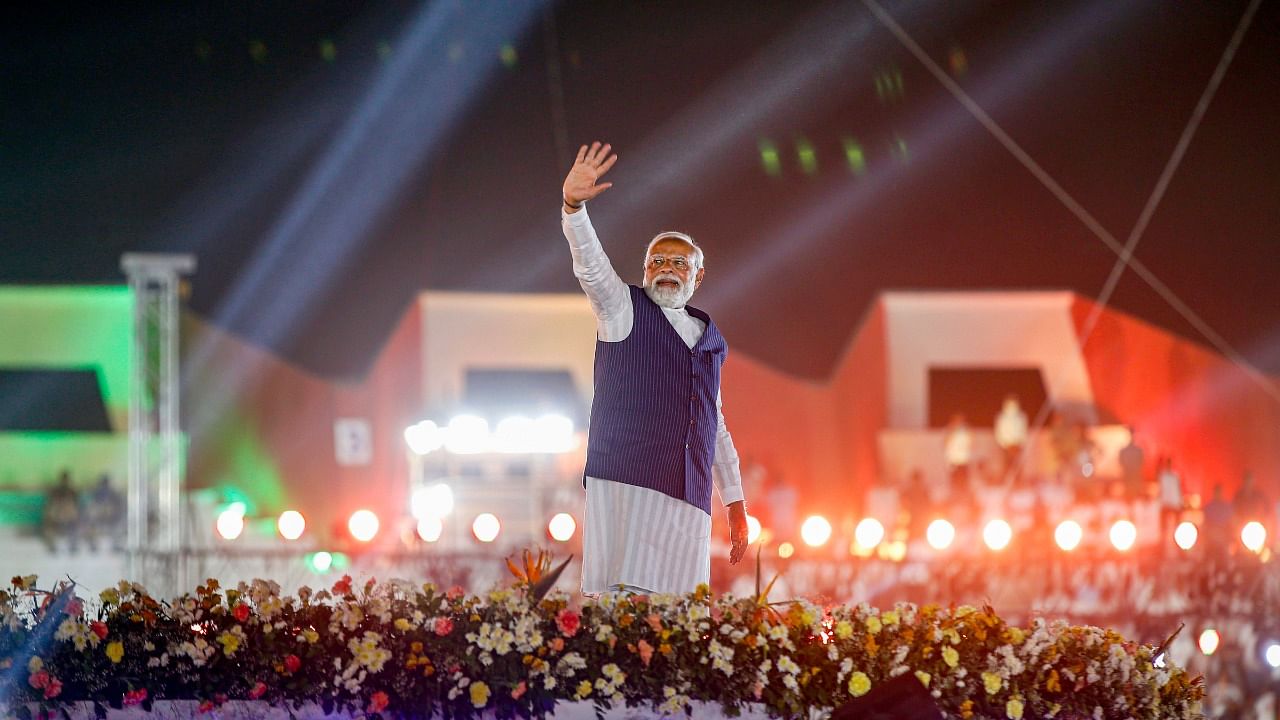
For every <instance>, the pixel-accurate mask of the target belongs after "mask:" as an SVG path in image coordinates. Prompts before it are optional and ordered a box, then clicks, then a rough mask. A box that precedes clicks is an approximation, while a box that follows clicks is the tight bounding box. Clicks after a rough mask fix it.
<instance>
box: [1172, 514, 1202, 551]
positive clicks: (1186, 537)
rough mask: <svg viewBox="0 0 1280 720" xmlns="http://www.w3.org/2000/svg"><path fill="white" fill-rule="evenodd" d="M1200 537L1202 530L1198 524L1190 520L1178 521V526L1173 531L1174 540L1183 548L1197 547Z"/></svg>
mask: <svg viewBox="0 0 1280 720" xmlns="http://www.w3.org/2000/svg"><path fill="white" fill-rule="evenodd" d="M1199 537H1200V531H1199V530H1197V529H1196V524H1195V523H1193V522H1191V521H1189V520H1183V521H1182V522H1180V523H1178V527H1177V528H1176V529H1175V530H1174V531H1173V541H1174V542H1175V543H1177V544H1178V547H1180V548H1182V549H1183V550H1190V549H1191V548H1193V547H1195V546H1196V540H1197V539H1198V538H1199Z"/></svg>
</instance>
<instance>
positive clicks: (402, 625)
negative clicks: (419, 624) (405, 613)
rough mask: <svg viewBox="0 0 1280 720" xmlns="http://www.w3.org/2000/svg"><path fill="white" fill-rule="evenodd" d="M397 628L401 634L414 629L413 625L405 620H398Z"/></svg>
mask: <svg viewBox="0 0 1280 720" xmlns="http://www.w3.org/2000/svg"><path fill="white" fill-rule="evenodd" d="M395 626H396V629H397V630H399V631H400V632H405V631H407V630H411V629H413V623H411V622H409V621H408V620H406V619H405V618H396V622H395Z"/></svg>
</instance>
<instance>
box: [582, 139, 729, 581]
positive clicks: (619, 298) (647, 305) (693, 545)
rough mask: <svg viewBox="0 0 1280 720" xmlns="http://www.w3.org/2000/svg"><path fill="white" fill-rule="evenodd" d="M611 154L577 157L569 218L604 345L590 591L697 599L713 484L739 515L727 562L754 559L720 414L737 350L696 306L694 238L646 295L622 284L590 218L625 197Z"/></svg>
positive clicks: (670, 238) (652, 267)
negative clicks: (613, 176)
mask: <svg viewBox="0 0 1280 720" xmlns="http://www.w3.org/2000/svg"><path fill="white" fill-rule="evenodd" d="M610 150H611V147H610V146H609V145H608V144H604V145H601V143H599V142H595V143H592V144H591V146H590V147H588V146H586V145H583V146H582V148H581V149H579V150H578V157H577V159H576V160H575V161H574V164H573V168H572V169H570V170H569V174H568V176H567V177H566V178H565V181H564V187H563V199H564V206H563V207H562V209H561V226H562V228H563V230H564V234H565V237H566V238H568V240H569V249H570V252H571V253H572V254H573V273H574V275H575V276H577V278H578V281H579V282H580V283H581V284H582V289H583V290H584V291H585V292H586V294H587V298H588V299H589V300H590V301H591V308H592V310H593V311H594V312H595V316H596V333H597V341H596V358H595V400H594V402H593V403H592V408H591V428H590V434H589V437H588V441H587V467H586V470H585V473H584V477H583V485H584V486H585V487H586V491H587V516H586V523H585V528H584V530H583V560H582V591H583V592H584V593H586V594H588V595H597V594H600V593H603V592H614V591H623V592H632V593H683V592H690V591H692V590H693V589H694V588H695V587H697V585H698V584H699V583H705V582H708V580H709V578H710V573H711V560H710V557H711V549H710V542H711V488H712V483H713V478H714V481H715V485H716V486H717V487H718V489H719V492H720V499H721V501H722V502H724V504H725V505H726V506H727V507H728V515H729V532H730V540H731V545H732V547H731V549H730V552H729V561H730V562H731V563H737V562H738V561H740V560H741V559H742V555H743V553H744V552H745V551H746V547H747V510H746V503H745V502H744V499H743V495H742V477H741V473H740V472H739V469H738V454H737V451H736V450H735V449H734V447H733V439H732V438H731V437H730V436H729V431H728V430H727V429H726V428H725V423H724V416H723V414H722V413H721V411H720V368H721V366H722V365H723V364H724V359H725V355H726V353H727V349H728V348H727V346H726V344H725V340H724V338H723V337H722V336H721V335H720V331H719V330H718V329H716V326H715V323H713V322H712V321H711V317H710V316H708V315H707V314H706V313H705V312H703V311H701V310H698V309H697V308H693V307H689V306H688V305H686V303H687V302H688V301H689V299H690V298H691V297H692V296H693V293H694V291H695V290H696V289H697V288H698V286H699V285H701V284H702V280H703V276H704V275H705V274H706V270H705V268H704V267H703V253H702V249H701V248H699V247H698V245H697V243H695V242H694V240H693V238H691V237H689V236H688V235H685V234H683V233H678V232H662V233H658V235H657V236H656V237H654V238H653V240H652V241H650V242H649V246H648V248H647V250H646V252H645V257H644V281H643V283H642V285H641V286H640V287H636V286H634V285H627V284H625V283H624V282H623V281H622V279H621V278H620V277H618V273H617V272H615V271H614V269H613V266H612V264H611V263H610V262H609V258H608V256H607V255H605V252H604V248H603V247H602V246H601V245H600V240H599V238H597V237H596V233H595V229H594V228H593V227H592V226H591V219H590V218H589V217H588V216H587V211H586V202H587V201H588V200H592V199H594V198H595V197H597V196H598V195H600V193H602V192H604V191H605V190H608V189H609V188H610V187H612V185H613V183H607V182H606V183H601V182H600V178H601V177H603V176H604V174H605V173H607V172H609V169H610V168H612V167H613V165H614V163H615V162H617V160H618V156H617V155H614V154H610ZM713 468H714V472H713Z"/></svg>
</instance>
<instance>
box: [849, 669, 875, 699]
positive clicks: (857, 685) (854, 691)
mask: <svg viewBox="0 0 1280 720" xmlns="http://www.w3.org/2000/svg"><path fill="white" fill-rule="evenodd" d="M870 689H871V678H869V677H867V674H866V673H864V672H862V671H861V670H859V671H858V672H855V673H854V674H852V675H850V676H849V694H850V695H852V696H854V697H862V696H863V695H866V694H867V691H868V690H870Z"/></svg>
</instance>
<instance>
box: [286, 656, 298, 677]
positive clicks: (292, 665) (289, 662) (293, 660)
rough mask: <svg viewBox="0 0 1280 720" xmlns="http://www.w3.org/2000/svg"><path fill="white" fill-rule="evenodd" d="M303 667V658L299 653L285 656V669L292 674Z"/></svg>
mask: <svg viewBox="0 0 1280 720" xmlns="http://www.w3.org/2000/svg"><path fill="white" fill-rule="evenodd" d="M301 668H302V659H301V658H299V657H298V656H297V655H286V656H285V657H284V669H285V671H287V672H288V673H289V674H290V675H292V674H293V673H296V672H298V670H300V669H301Z"/></svg>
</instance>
